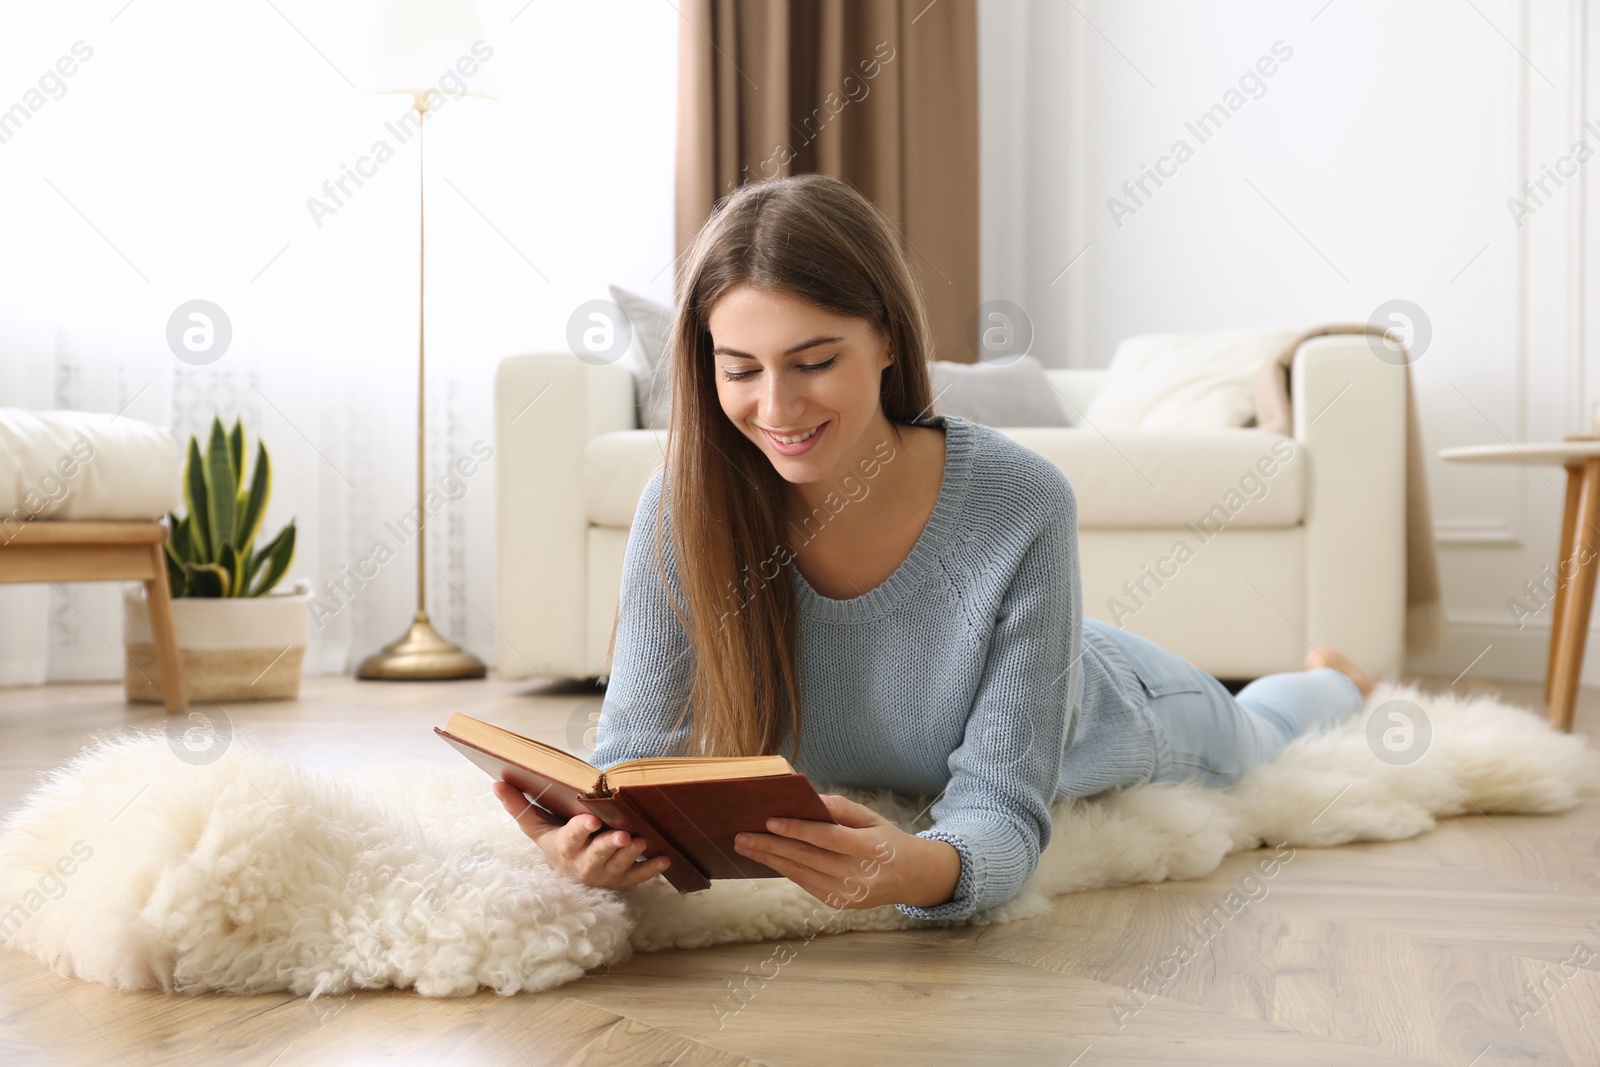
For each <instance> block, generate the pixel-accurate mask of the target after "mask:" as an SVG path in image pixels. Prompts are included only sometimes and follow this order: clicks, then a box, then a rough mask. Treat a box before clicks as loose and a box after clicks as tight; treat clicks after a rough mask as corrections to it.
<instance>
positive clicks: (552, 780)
mask: <svg viewBox="0 0 1600 1067" xmlns="http://www.w3.org/2000/svg"><path fill="white" fill-rule="evenodd" d="M433 729H434V733H436V734H438V735H439V736H440V737H442V738H444V739H445V740H446V741H448V742H450V744H452V745H454V746H455V747H456V748H457V749H459V750H460V751H461V752H462V754H463V755H465V756H466V757H467V758H468V759H470V760H471V761H472V762H474V763H476V764H477V765H478V766H479V767H482V768H483V769H484V771H486V772H487V773H488V774H489V776H490V777H491V778H496V779H499V780H500V781H503V782H508V783H510V784H511V785H513V786H515V787H516V788H518V789H520V790H522V792H523V794H524V795H526V796H527V798H528V799H529V800H530V801H532V802H533V803H534V804H536V805H538V806H539V807H540V808H543V809H544V810H546V811H548V812H550V813H551V814H552V815H554V816H556V817H557V818H559V819H562V820H565V819H571V818H573V817H574V816H576V815H581V814H583V813H584V812H588V813H589V814H591V815H593V816H595V817H596V818H597V819H599V820H600V822H601V823H602V824H603V825H602V828H601V829H600V830H599V831H597V832H599V833H605V832H606V831H607V830H627V831H628V832H629V833H632V834H636V835H638V836H639V837H642V838H644V839H645V849H644V851H643V852H642V853H640V856H641V858H642V859H647V860H648V859H654V858H655V857H656V856H660V855H665V856H667V857H669V858H670V859H671V862H670V863H669V864H668V865H667V869H666V870H664V871H662V872H661V873H662V875H663V876H664V877H665V878H666V879H667V881H668V882H670V883H672V885H673V887H674V888H676V889H677V890H678V891H679V892H681V893H692V892H694V891H696V890H699V889H705V888H706V887H708V886H709V885H710V884H711V880H712V879H714V878H781V877H782V875H780V874H779V873H778V872H777V871H775V870H773V869H772V868H771V867H768V866H767V865H766V864H764V863H758V862H756V861H755V860H753V859H751V858H749V857H748V856H741V855H740V854H739V853H738V852H736V851H734V848H733V839H734V836H735V835H736V834H740V833H747V832H748V833H766V832H767V820H768V819H770V818H788V819H815V820H817V821H819V822H834V821H835V820H834V818H833V815H832V814H831V813H830V812H829V811H828V806H827V805H826V804H824V803H823V801H822V798H821V797H820V796H818V795H817V791H816V789H814V788H813V787H812V785H811V783H810V781H808V780H807V778H806V776H805V775H804V774H801V773H800V772H799V771H796V770H795V769H794V768H793V767H792V766H790V764H789V761H788V760H786V759H784V758H783V757H782V756H658V757H654V758H649V759H634V760H626V761H624V762H622V763H618V764H615V765H613V766H612V767H611V768H609V769H608V770H605V771H601V770H600V769H599V768H598V767H595V766H593V765H591V764H589V763H587V762H585V761H584V760H581V759H579V758H578V757H577V756H574V755H572V754H571V753H570V752H566V751H563V750H562V749H559V748H557V747H556V746H554V745H547V744H545V743H544V742H542V741H535V740H534V739H533V738H531V737H523V736H522V735H521V734H517V733H512V732H511V731H510V730H506V729H503V728H501V727H499V726H494V725H492V724H490V723H486V722H483V721H481V720H479V719H474V718H473V717H472V716H470V715H462V714H461V713H460V712H455V713H453V714H452V715H451V716H450V719H449V721H448V722H447V723H446V724H445V726H444V728H443V729H440V728H439V727H437V726H435V727H434V728H433Z"/></svg>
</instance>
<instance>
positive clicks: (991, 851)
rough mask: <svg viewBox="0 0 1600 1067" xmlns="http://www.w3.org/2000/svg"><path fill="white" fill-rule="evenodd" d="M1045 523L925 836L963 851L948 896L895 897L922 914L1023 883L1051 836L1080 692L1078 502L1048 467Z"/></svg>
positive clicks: (993, 901) (939, 913)
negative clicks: (922, 902) (930, 902)
mask: <svg viewBox="0 0 1600 1067" xmlns="http://www.w3.org/2000/svg"><path fill="white" fill-rule="evenodd" d="M1042 496H1043V499H1044V501H1045V507H1044V509H1043V510H1044V517H1043V519H1042V520H1041V521H1040V529H1039V531H1038V532H1037V534H1036V535H1035V536H1034V537H1033V539H1032V541H1031V542H1030V543H1029V546H1028V548H1027V550H1026V552H1025V553H1024V555H1023V557H1022V559H1021V562H1020V563H1019V565H1018V566H1017V569H1016V572H1015V574H1014V575H1013V577H1012V579H1011V582H1010V584H1009V586H1008V587H1007V590H1006V592H1005V594H1004V596H1003V598H1002V601H1001V604H1000V605H999V609H998V611H997V612H996V615H997V618H996V620H995V628H994V632H993V636H992V640H991V642H990V645H989V650H988V654H987V657H986V659H985V662H984V669H983V674H982V677H981V681H980V683H979V687H978V692H977V695H976V697H975V699H974V701H973V707H972V711H971V714H970V715H969V717H968V719H967V725H966V729H965V732H964V734H963V737H962V742H961V744H960V745H959V746H958V747H957V748H956V750H955V751H954V752H952V753H951V754H950V758H949V770H950V780H949V783H948V784H947V785H946V786H945V789H944V792H943V793H941V794H940V796H939V798H938V800H937V801H936V802H935V803H934V805H933V817H934V825H933V826H932V827H931V828H930V829H927V830H923V831H922V832H920V833H919V834H917V836H918V837H923V838H928V839H931V840H935V841H944V842H946V843H948V844H950V845H951V846H953V847H954V848H955V849H956V851H957V852H958V853H960V856H961V877H960V880H959V881H958V882H957V884H956V888H955V892H954V894H953V896H952V897H951V899H950V900H948V901H946V902H945V903H943V904H938V905H934V906H932V907H926V908H922V907H916V906H914V905H910V904H899V905H896V907H897V908H899V910H900V911H901V912H903V913H904V914H906V915H909V916H912V917H913V918H918V919H956V920H965V919H967V918H970V917H971V916H972V915H973V914H974V913H976V912H979V911H983V910H985V909H988V908H992V907H995V906H997V905H999V904H1003V903H1005V902H1006V901H1008V900H1010V899H1011V898H1012V897H1014V896H1016V895H1017V894H1018V893H1019V892H1021V890H1022V887H1023V885H1024V884H1026V882H1027V881H1028V879H1029V878H1030V877H1031V876H1032V874H1033V872H1034V869H1035V868H1036V867H1037V866H1038V862H1039V855H1040V853H1041V852H1042V851H1043V850H1044V848H1045V846H1046V845H1048V844H1049V843H1050V833H1051V822H1050V809H1051V805H1052V802H1053V801H1054V799H1055V793H1056V788H1057V785H1058V782H1059V778H1060V774H1061V760H1062V755H1063V753H1064V751H1065V748H1066V746H1067V744H1069V743H1070V739H1071V731H1072V726H1073V720H1074V717H1075V715H1076V711H1077V708H1078V705H1079V703H1080V701H1081V698H1082V693H1083V677H1082V671H1081V669H1080V668H1081V663H1080V650H1081V648H1082V641H1083V633H1082V618H1083V609H1082V592H1081V588H1080V584H1079V572H1078V524H1077V502H1076V499H1075V497H1074V495H1073V492H1072V488H1071V485H1070V484H1069V483H1068V482H1067V481H1066V478H1065V477H1064V476H1060V477H1059V478H1058V479H1057V478H1049V477H1048V476H1047V478H1046V480H1045V483H1044V486H1043V489H1042Z"/></svg>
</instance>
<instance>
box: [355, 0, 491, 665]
mask: <svg viewBox="0 0 1600 1067" xmlns="http://www.w3.org/2000/svg"><path fill="white" fill-rule="evenodd" d="M379 11H380V15H379V23H378V26H377V27H376V34H375V37H374V41H375V43H376V55H375V63H374V65H373V67H372V69H371V72H370V74H369V83H368V92H370V93H404V94H407V95H409V96H410V97H411V99H412V107H413V109H414V110H415V112H416V116H417V184H418V191H417V227H418V235H417V611H416V614H415V615H413V616H412V618H411V625H410V626H409V627H408V628H407V629H406V632H405V633H404V634H403V635H401V637H400V638H399V639H398V640H396V641H393V642H390V643H389V644H387V645H385V646H383V648H382V649H381V650H379V651H377V652H374V653H373V654H372V655H370V656H368V657H367V658H366V659H364V660H362V661H361V666H360V667H359V668H358V669H357V670H356V677H357V678H374V679H389V680H396V681H422V680H440V679H450V678H482V677H484V676H485V674H486V673H487V669H486V668H485V667H484V664H483V661H482V660H480V659H478V657H477V656H474V655H473V654H472V653H470V652H468V651H466V650H465V649H462V648H461V647H459V646H458V645H455V644H453V643H452V642H450V641H448V640H446V639H445V638H444V637H443V636H441V635H440V634H439V632H438V631H437V630H435V629H434V628H433V624H432V623H430V622H429V621H428V600H427V594H428V572H427V567H428V554H427V545H428V541H427V516H428V512H427V505H426V492H427V488H426V474H427V462H426V460H427V441H428V438H427V420H426V417H425V414H426V411H427V406H428V403H427V397H428V393H427V359H426V340H427V338H426V333H425V331H424V324H425V322H426V317H425V315H424V293H425V289H426V286H425V277H426V273H425V264H426V258H425V255H424V249H425V247H426V244H425V238H426V226H425V225H424V222H423V195H422V194H423V181H422V174H423V170H422V165H423V149H424V147H425V145H424V143H423V136H422V134H423V128H424V125H425V124H426V122H427V118H428V115H429V113H430V112H431V111H435V110H437V109H438V108H439V107H440V106H441V105H442V104H443V103H445V102H447V101H449V100H451V99H455V98H456V97H458V96H480V97H484V98H485V99H489V100H498V99H499V96H498V95H497V94H496V93H495V92H494V89H493V80H492V78H491V77H490V76H489V73H488V71H487V70H486V69H484V68H483V67H482V66H481V61H482V60H484V59H487V58H488V57H489V56H490V55H492V54H493V50H492V49H490V48H488V47H487V46H486V45H485V44H484V39H483V34H482V32H481V30H480V28H479V23H478V15H477V11H476V10H475V9H474V5H473V3H472V2H471V0H385V2H383V3H382V4H380V7H379ZM469 71H470V72H471V73H470V74H469ZM462 86H465V87H466V88H465V89H464V90H463V89H462V88H461V87H462ZM447 94H448V95H447ZM390 125H391V126H392V125H393V124H390ZM402 125H403V124H402Z"/></svg>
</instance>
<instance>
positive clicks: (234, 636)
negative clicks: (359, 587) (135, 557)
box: [122, 579, 311, 704]
mask: <svg viewBox="0 0 1600 1067" xmlns="http://www.w3.org/2000/svg"><path fill="white" fill-rule="evenodd" d="M310 599H311V583H310V582H307V581H305V580H304V579H302V580H301V581H299V582H298V583H296V585H295V586H294V587H293V588H292V589H289V590H285V591H282V592H274V593H268V594H267V595H266V596H263V597H175V598H174V599H173V601H172V619H173V625H174V628H175V629H176V630H177V633H178V654H179V659H180V661H181V662H182V664H183V680H184V688H185V689H186V690H187V692H188V695H189V699H190V700H191V701H196V700H211V701H230V702H238V701H245V700H293V699H294V698H296V697H298V696H299V695H300V667H301V663H302V661H303V660H304V658H305V651H306V634H307V625H306V609H307V604H308V602H309V601H310ZM122 642H123V646H124V648H123V651H124V657H125V659H126V666H125V667H124V669H123V673H122V688H123V693H124V694H125V695H126V697H127V699H128V700H129V701H130V702H131V703H136V704H159V703H161V668H160V666H159V665H158V664H157V662H156V649H155V644H154V642H153V640H152V639H151V636H150V616H149V612H148V611H147V609H146V607H145V596H144V586H143V585H142V584H141V585H129V586H127V587H126V588H125V590H124V593H123V598H122Z"/></svg>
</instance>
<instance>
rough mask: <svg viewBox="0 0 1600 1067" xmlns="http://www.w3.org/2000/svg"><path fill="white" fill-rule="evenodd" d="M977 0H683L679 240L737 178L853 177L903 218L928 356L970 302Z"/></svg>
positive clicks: (974, 269)
mask: <svg viewBox="0 0 1600 1067" xmlns="http://www.w3.org/2000/svg"><path fill="white" fill-rule="evenodd" d="M976 3H977V0H682V2H681V3H680V5H679V11H680V16H681V17H680V18H679V21H678V140H677V198H676V205H677V220H676V225H677V252H678V254H679V255H680V256H681V255H682V254H683V250H684V249H685V248H687V247H688V244H689V242H690V240H692V239H693V237H694V234H695V233H696V232H697V231H698V230H699V228H700V226H701V225H702V224H703V223H704V222H705V220H706V218H707V217H708V216H709V215H710V214H711V208H712V206H713V205H714V204H715V203H716V201H717V200H718V199H720V198H721V197H723V196H725V195H727V194H728V193H730V192H732V191H733V190H734V189H736V188H737V187H738V186H740V185H742V184H743V183H745V182H747V181H760V180H762V179H765V178H775V177H781V176H786V175H790V174H801V173H807V172H815V173H819V174H826V175H829V176H830V177H834V178H840V179H843V180H845V181H848V182H849V183H850V184H851V185H853V186H854V187H855V188H856V189H857V190H859V191H860V192H861V193H862V194H863V195H865V196H866V197H868V198H869V199H870V200H872V201H873V203H875V204H877V205H878V207H879V208H881V209H882V210H883V212H884V214H885V215H887V216H888V217H889V219H890V220H891V221H892V222H893V223H894V224H895V225H896V226H897V227H898V228H899V230H900V234H901V238H902V239H903V241H904V242H905V243H904V248H905V251H906V253H907V254H908V255H909V256H910V257H911V262H912V265H913V266H914V267H915V268H916V269H917V271H918V272H919V273H920V276H921V279H922V286H923V292H924V293H925V294H926V296H927V303H928V314H929V318H930V320H931V322H932V325H933V334H934V347H935V353H936V355H937V358H940V359H952V360H958V361H962V362H971V361H973V360H975V359H976V358H977V351H976V349H975V347H974V342H975V340H976V339H975V338H969V337H967V330H968V321H969V320H970V319H972V317H973V314H974V312H975V311H976V309H977V305H978V49H977V20H978V16H977V6H976Z"/></svg>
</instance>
